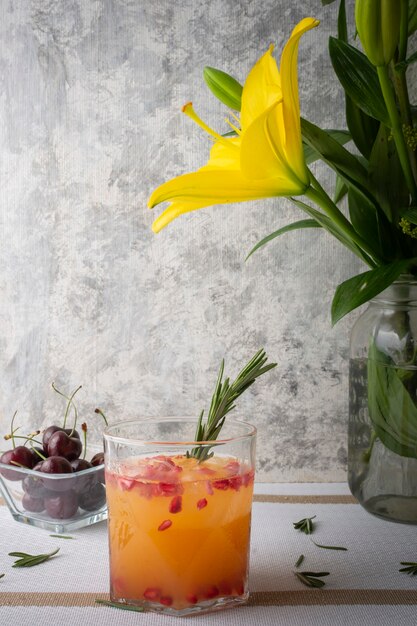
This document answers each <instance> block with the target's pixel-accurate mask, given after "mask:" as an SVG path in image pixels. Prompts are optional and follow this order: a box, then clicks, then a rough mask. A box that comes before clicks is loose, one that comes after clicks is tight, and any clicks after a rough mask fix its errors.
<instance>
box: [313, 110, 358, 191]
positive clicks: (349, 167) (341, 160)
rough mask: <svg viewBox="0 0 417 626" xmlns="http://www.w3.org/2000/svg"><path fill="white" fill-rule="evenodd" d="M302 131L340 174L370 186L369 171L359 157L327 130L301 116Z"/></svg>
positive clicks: (323, 157)
mask: <svg viewBox="0 0 417 626" xmlns="http://www.w3.org/2000/svg"><path fill="white" fill-rule="evenodd" d="M301 133H302V135H303V139H304V141H305V142H306V143H307V144H308V145H309V146H310V147H311V148H313V149H314V150H315V151H316V152H317V153H318V154H319V155H320V157H321V158H322V160H323V161H325V162H326V163H327V164H328V165H329V166H330V167H331V168H332V169H334V170H335V171H336V172H337V173H338V174H340V175H343V177H344V178H347V179H348V180H352V181H354V182H356V183H358V184H359V185H360V186H361V187H363V188H364V189H366V188H367V187H368V186H369V183H368V177H367V171H366V169H365V168H364V166H363V165H362V163H361V162H360V161H359V159H358V158H357V157H356V156H354V155H353V154H351V153H350V152H349V151H348V150H346V148H344V147H343V146H341V145H340V143H339V142H338V141H336V140H335V139H334V138H333V137H331V136H330V135H329V134H328V133H326V131H324V130H322V129H321V128H319V127H318V126H316V125H315V124H312V122H309V121H308V120H306V119H304V118H301Z"/></svg>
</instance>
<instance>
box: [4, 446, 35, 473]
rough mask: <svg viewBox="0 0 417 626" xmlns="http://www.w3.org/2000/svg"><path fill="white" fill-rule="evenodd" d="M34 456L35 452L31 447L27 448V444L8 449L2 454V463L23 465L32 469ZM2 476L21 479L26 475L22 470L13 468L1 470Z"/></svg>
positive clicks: (15, 465) (13, 465) (16, 465)
mask: <svg viewBox="0 0 417 626" xmlns="http://www.w3.org/2000/svg"><path fill="white" fill-rule="evenodd" d="M34 460H35V459H34V458H33V454H32V452H31V451H30V449H29V448H25V446H16V448H13V449H12V450H6V452H3V454H2V455H1V456H0V463H4V465H11V466H12V467H15V468H18V467H20V466H23V467H24V468H27V469H32V467H33V466H34ZM1 474H2V476H4V478H7V480H21V479H22V478H23V477H24V474H23V473H22V472H13V471H12V470H4V469H3V470H1Z"/></svg>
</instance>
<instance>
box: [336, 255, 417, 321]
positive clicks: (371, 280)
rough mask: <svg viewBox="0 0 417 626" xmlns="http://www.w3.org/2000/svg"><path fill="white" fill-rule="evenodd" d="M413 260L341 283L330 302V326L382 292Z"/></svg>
mask: <svg viewBox="0 0 417 626" xmlns="http://www.w3.org/2000/svg"><path fill="white" fill-rule="evenodd" d="M413 262H415V259H402V260H400V261H394V262H393V263H389V264H388V265H381V266H380V267H376V268H375V269H372V270H369V271H367V272H364V273H363V274H358V275H357V276H353V278H349V279H348V280H345V281H344V282H343V283H341V284H340V285H339V286H338V287H337V289H336V292H335V295H334V298H333V302H332V324H333V325H334V324H336V322H338V321H339V320H340V319H342V317H344V316H345V315H347V314H348V313H350V312H351V311H353V310H354V309H356V308H357V307H358V306H361V304H365V302H368V301H369V300H371V299H372V298H374V297H375V296H377V295H378V294H379V293H381V291H384V289H386V288H387V287H389V286H390V285H391V283H393V282H394V280H396V279H397V278H398V276H399V275H400V274H403V273H404V272H406V270H407V269H408V268H409V267H410V265H411V264H412V263H413Z"/></svg>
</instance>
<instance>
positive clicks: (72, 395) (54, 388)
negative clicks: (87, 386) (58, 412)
mask: <svg viewBox="0 0 417 626" xmlns="http://www.w3.org/2000/svg"><path fill="white" fill-rule="evenodd" d="M81 388H82V385H80V386H79V387H77V389H76V390H75V391H73V392H72V394H71V395H70V397H68V396H66V395H65V393H62V391H59V389H57V387H55V383H52V389H53V390H54V391H56V392H57V393H59V395H60V396H62V397H63V398H65V399H66V400H68V403H67V408H66V409H65V415H64V423H63V425H62V427H63V428H65V425H66V423H67V417H68V413H69V410H70V407H71V404H72V406H73V407H74V425H73V427H72V430H71V433H70V437H71V436H72V435H73V433H74V430H75V426H76V425H77V419H78V411H77V407H76V406H75V402H74V401H73V398H74V396H75V394H76V393H77V392H78V391H79V390H80V389H81Z"/></svg>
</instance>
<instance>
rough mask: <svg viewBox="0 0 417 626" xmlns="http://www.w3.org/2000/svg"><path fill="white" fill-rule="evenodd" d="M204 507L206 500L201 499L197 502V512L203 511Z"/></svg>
mask: <svg viewBox="0 0 417 626" xmlns="http://www.w3.org/2000/svg"><path fill="white" fill-rule="evenodd" d="M206 506H207V500H206V498H201V500H199V501H198V502H197V509H198V510H199V511H201V509H204V507H206Z"/></svg>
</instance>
